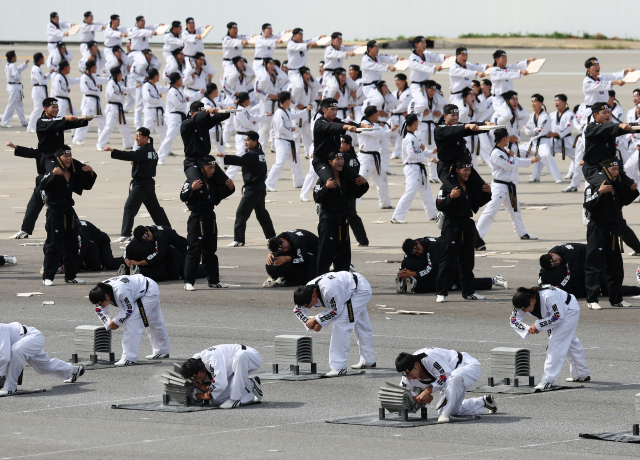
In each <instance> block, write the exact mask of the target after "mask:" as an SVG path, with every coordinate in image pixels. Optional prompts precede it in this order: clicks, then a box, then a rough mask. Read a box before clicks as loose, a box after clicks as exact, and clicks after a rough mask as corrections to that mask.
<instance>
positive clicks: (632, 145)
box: [624, 88, 640, 184]
mask: <svg viewBox="0 0 640 460" xmlns="http://www.w3.org/2000/svg"><path fill="white" fill-rule="evenodd" d="M627 123H640V88H636V89H634V90H633V108H632V109H629V111H628V112H627ZM626 142H627V143H628V149H629V154H630V156H629V159H628V160H627V162H626V163H625V164H624V170H625V172H626V173H627V175H628V176H629V177H631V178H632V179H633V180H634V182H636V183H637V184H638V183H640V174H639V166H638V157H639V155H640V135H638V134H636V133H633V132H632V133H629V134H627V139H626Z"/></svg>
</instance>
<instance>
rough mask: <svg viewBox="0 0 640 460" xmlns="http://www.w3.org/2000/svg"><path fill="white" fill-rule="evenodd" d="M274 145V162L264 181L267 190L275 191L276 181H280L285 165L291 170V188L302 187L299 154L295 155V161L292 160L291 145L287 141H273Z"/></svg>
mask: <svg viewBox="0 0 640 460" xmlns="http://www.w3.org/2000/svg"><path fill="white" fill-rule="evenodd" d="M274 144H275V148H276V162H275V163H274V164H273V166H271V169H270V170H269V176H268V177H267V180H266V185H267V188H269V189H275V188H276V183H277V182H278V179H280V175H281V174H282V168H284V164H285V163H287V164H288V165H289V167H290V168H291V173H292V176H293V186H294V187H295V188H300V187H302V183H303V178H302V169H301V166H300V154H299V153H296V161H294V160H293V154H292V152H291V144H290V143H289V142H288V141H285V140H283V139H274Z"/></svg>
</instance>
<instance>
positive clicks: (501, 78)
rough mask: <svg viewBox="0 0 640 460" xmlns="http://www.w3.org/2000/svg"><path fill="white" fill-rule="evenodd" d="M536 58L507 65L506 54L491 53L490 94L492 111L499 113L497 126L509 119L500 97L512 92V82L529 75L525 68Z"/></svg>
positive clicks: (501, 52) (500, 51) (508, 113)
mask: <svg viewBox="0 0 640 460" xmlns="http://www.w3.org/2000/svg"><path fill="white" fill-rule="evenodd" d="M535 60H536V58H529V59H525V60H523V61H519V62H516V63H515V64H507V52H506V51H504V50H496V52H495V53H493V67H491V70H490V71H489V73H490V75H491V94H493V109H494V110H495V111H496V112H498V113H500V114H501V115H502V117H499V118H498V124H501V125H503V124H505V123H506V121H507V119H508V118H511V114H510V110H509V107H508V106H507V103H506V102H505V100H504V98H503V97H502V95H503V94H504V93H506V92H507V91H513V80H517V79H519V78H521V77H522V76H523V75H529V72H528V71H527V66H528V65H529V63H530V62H532V61H535Z"/></svg>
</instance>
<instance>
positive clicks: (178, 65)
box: [162, 48, 187, 82]
mask: <svg viewBox="0 0 640 460" xmlns="http://www.w3.org/2000/svg"><path fill="white" fill-rule="evenodd" d="M186 71H187V63H186V61H185V58H184V51H183V50H182V48H176V49H174V50H173V51H171V53H170V54H169V56H167V57H166V58H165V64H164V72H163V73H162V78H164V80H165V81H167V82H168V81H169V75H171V74H172V73H173V72H178V73H179V74H180V76H181V77H182V78H184V76H185V73H186Z"/></svg>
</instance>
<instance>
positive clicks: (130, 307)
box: [89, 275, 171, 366]
mask: <svg viewBox="0 0 640 460" xmlns="http://www.w3.org/2000/svg"><path fill="white" fill-rule="evenodd" d="M89 301H90V302H91V303H92V304H94V305H95V307H96V313H97V315H98V317H99V318H100V321H102V323H103V324H104V326H105V328H106V329H111V330H112V331H115V330H116V329H118V328H119V327H120V326H124V325H126V326H127V327H126V328H125V329H124V334H123V335H122V357H121V358H120V360H119V361H118V362H117V363H116V364H115V365H116V366H130V365H132V364H135V363H136V361H138V353H139V352H140V338H141V337H142V330H143V329H144V328H145V327H146V328H147V334H148V335H149V341H151V347H152V348H153V353H152V354H151V355H149V356H147V357H146V358H147V359H165V358H168V357H169V352H170V351H171V347H170V345H169V334H167V328H166V326H165V324H164V318H163V317H162V310H160V290H159V289H158V285H157V284H156V282H155V281H153V280H152V279H151V278H146V277H144V276H142V275H133V276H115V277H113V278H109V279H108V280H105V281H103V282H102V283H98V284H97V285H96V287H94V288H93V289H92V290H91V291H90V292H89ZM109 305H115V306H117V307H120V313H118V315H117V316H116V317H115V318H111V317H110V316H109Z"/></svg>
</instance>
